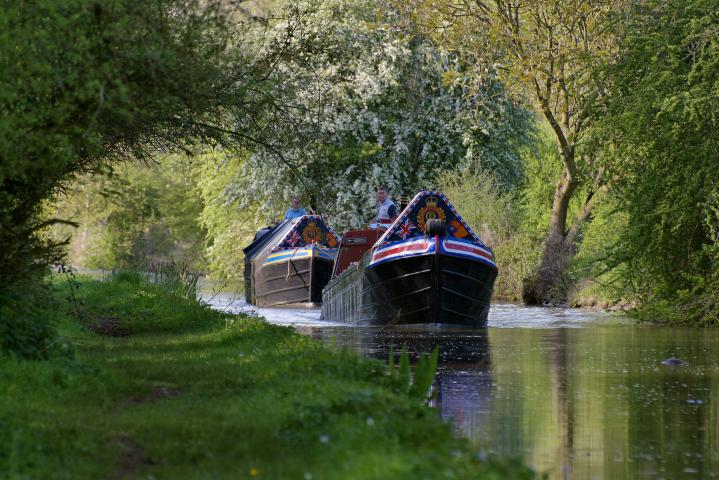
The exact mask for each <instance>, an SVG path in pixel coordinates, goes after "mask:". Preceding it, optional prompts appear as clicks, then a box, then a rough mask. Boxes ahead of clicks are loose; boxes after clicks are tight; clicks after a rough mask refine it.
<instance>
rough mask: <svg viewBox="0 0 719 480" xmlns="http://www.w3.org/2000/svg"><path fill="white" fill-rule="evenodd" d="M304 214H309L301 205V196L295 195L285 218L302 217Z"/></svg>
mask: <svg viewBox="0 0 719 480" xmlns="http://www.w3.org/2000/svg"><path fill="white" fill-rule="evenodd" d="M303 215H307V211H306V210H305V209H304V208H302V205H300V197H293V198H292V206H291V207H290V209H289V210H287V213H285V220H292V219H293V218H298V217H302V216H303Z"/></svg>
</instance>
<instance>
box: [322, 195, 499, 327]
mask: <svg viewBox="0 0 719 480" xmlns="http://www.w3.org/2000/svg"><path fill="white" fill-rule="evenodd" d="M496 278H497V265H496V263H495V260H494V254H493V253H492V250H491V249H490V248H489V247H487V246H486V245H485V244H484V243H483V242H482V241H481V240H480V238H479V237H478V236H477V235H476V234H475V233H474V232H473V231H472V229H471V228H470V227H469V225H467V223H466V222H465V221H464V220H463V219H462V217H461V216H460V215H459V213H457V211H456V210H455V209H454V207H453V206H452V204H451V203H450V202H449V200H448V199H447V198H446V197H445V195H444V194H442V193H441V192H438V191H421V192H419V193H418V194H417V195H416V196H415V197H414V198H413V199H412V201H411V202H410V203H409V204H408V205H407V206H406V207H405V208H404V209H403V210H402V212H401V213H400V215H398V217H397V219H395V221H394V222H393V223H392V224H391V225H390V226H389V228H388V229H387V230H374V229H364V230H355V231H349V232H345V234H344V235H343V237H342V240H341V243H340V246H339V253H338V255H337V261H336V262H335V265H334V269H333V272H332V279H331V280H330V281H329V283H328V284H327V286H326V287H325V289H324V291H323V294H322V299H323V303H322V318H323V319H326V320H332V321H338V322H347V323H352V324H360V325H415V324H450V325H460V326H467V327H473V328H481V327H485V326H486V324H487V315H488V313H489V304H490V300H491V298H492V290H493V288H494V281H495V279H496Z"/></svg>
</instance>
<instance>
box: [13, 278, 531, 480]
mask: <svg viewBox="0 0 719 480" xmlns="http://www.w3.org/2000/svg"><path fill="white" fill-rule="evenodd" d="M79 284H80V287H79V288H78V289H77V293H76V298H77V300H78V304H79V305H80V313H81V317H82V322H80V321H78V320H77V319H75V318H73V317H70V316H69V315H67V314H66V313H65V312H64V311H63V309H64V307H63V308H49V309H47V310H46V311H45V312H46V315H49V316H51V317H53V319H54V321H55V322H56V324H57V327H58V329H59V331H60V333H61V335H62V338H63V340H62V341H61V342H60V347H59V348H58V349H57V350H58V352H60V353H57V354H54V355H53V356H52V358H50V359H49V360H46V361H23V360H18V359H14V358H11V357H0V478H43V479H45V478H73V479H74V478H173V479H175V478H198V479H199V478H202V479H206V478H281V479H285V478H287V479H291V478H295V479H310V478H312V479H335V478H347V479H375V478H388V479H396V478H413V479H414V478H432V479H434V478H530V477H531V472H529V471H528V470H527V469H526V468H524V467H522V466H521V465H519V464H516V463H512V462H499V461H497V460H489V461H481V460H480V459H479V458H478V456H477V455H475V453H474V452H473V451H472V449H471V447H470V446H469V445H468V444H467V443H466V442H465V441H464V440H461V439H457V438H455V437H454V436H453V435H452V433H451V431H450V428H449V426H448V425H446V424H444V423H443V422H442V421H441V420H440V419H439V417H438V415H437V412H436V411H435V410H433V409H431V408H429V407H427V406H425V405H423V404H422V403H421V402H420V401H418V400H417V399H416V397H414V398H413V397H411V396H410V395H407V394H406V393H405V392H406V384H402V382H401V380H400V379H399V376H398V375H395V374H390V369H389V367H388V366H387V365H385V364H383V363H382V362H379V361H375V360H369V359H363V358H360V357H358V356H356V355H354V354H350V353H347V352H344V351H338V352H333V351H331V350H330V349H328V348H326V347H324V346H323V345H321V344H320V343H318V342H316V341H314V340H312V339H310V338H307V337H303V336H300V335H298V334H296V333H294V332H293V331H292V330H291V329H289V328H285V327H278V326H273V325H270V324H268V323H266V322H265V321H263V320H262V319H259V318H252V317H247V316H228V315H226V314H221V313H219V312H216V311H212V310H210V309H208V308H206V307H204V306H202V305H200V304H198V303H197V302H194V301H188V300H187V298H185V297H183V295H181V294H180V293H178V291H177V290H173V289H169V288H167V287H166V286H163V285H161V284H160V285H151V284H148V283H147V282H146V281H145V280H144V279H143V278H142V277H139V276H137V275H135V276H133V275H123V276H119V277H115V278H113V279H111V280H110V281H107V282H99V281H93V280H88V279H82V280H81V281H80V282H79ZM55 289H56V294H57V295H58V296H59V297H60V298H65V297H67V296H68V288H67V286H63V285H56V286H55ZM68 310H69V308H68ZM97 316H101V317H118V318H120V321H121V323H122V327H123V328H124V329H126V330H127V332H128V333H131V335H129V336H127V337H123V338H110V337H104V336H100V335H97V334H95V333H92V332H90V331H88V330H87V329H86V328H84V327H83V326H82V323H83V322H84V323H85V324H88V322H89V321H91V320H92V319H93V318H95V317H97ZM62 352H65V353H64V354H63V353H62ZM68 352H71V353H68Z"/></svg>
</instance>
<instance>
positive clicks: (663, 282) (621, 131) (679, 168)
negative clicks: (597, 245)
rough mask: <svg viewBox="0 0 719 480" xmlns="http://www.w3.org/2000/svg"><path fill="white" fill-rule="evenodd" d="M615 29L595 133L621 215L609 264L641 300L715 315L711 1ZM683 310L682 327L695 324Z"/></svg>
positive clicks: (715, 46) (718, 84)
mask: <svg viewBox="0 0 719 480" xmlns="http://www.w3.org/2000/svg"><path fill="white" fill-rule="evenodd" d="M619 25H620V27H621V28H620V29H619V32H618V35H619V37H620V39H621V50H620V55H619V60H618V62H617V63H616V64H615V65H612V66H611V67H609V68H607V70H606V72H605V74H606V76H607V78H609V79H610V80H611V89H610V92H609V93H610V95H609V96H608V97H607V102H606V103H605V104H603V105H602V106H603V108H604V114H605V117H604V119H603V121H602V123H601V124H600V125H598V127H597V128H596V131H595V132H594V135H595V139H594V142H595V145H596V148H597V149H598V150H599V151H600V152H601V154H602V155H603V156H604V158H605V161H606V164H607V168H608V170H609V172H610V178H611V179H612V181H611V194H612V196H613V197H612V199H611V202H612V204H613V205H615V206H616V207H617V209H619V210H620V211H621V212H623V213H622V215H624V216H625V218H626V222H625V224H624V228H622V229H621V234H620V235H619V238H618V239H617V240H616V242H615V244H614V245H610V246H609V247H610V248H611V254H612V255H611V259H610V260H611V265H612V266H613V267H615V268H617V267H619V266H625V267H624V268H623V269H622V272H623V273H624V277H625V282H624V284H623V287H624V288H625V289H627V290H629V291H630V292H631V293H632V294H633V296H634V298H636V299H638V300H640V301H641V302H656V301H660V302H669V303H677V304H679V305H683V307H681V308H682V309H686V310H691V311H696V312H700V311H707V312H709V311H714V309H715V307H709V305H711V304H713V303H715V302H716V300H715V299H716V298H717V297H716V295H715V292H716V290H715V288H714V287H713V285H715V284H714V283H713V279H714V277H715V269H716V261H715V258H716V241H717V232H718V231H719V217H717V215H716V205H717V195H718V193H717V192H718V190H717V183H716V181H714V179H716V178H717V177H718V176H719V163H717V161H716V152H717V150H718V149H719V135H717V132H718V131H719V128H718V127H719V118H717V115H716V108H715V99H716V92H717V91H719V69H718V68H717V65H719V42H718V41H717V32H718V31H719V30H718V27H717V25H719V18H718V17H717V10H716V4H715V2H712V1H706V0H692V1H669V2H659V1H652V2H648V3H642V4H637V5H634V7H633V9H632V11H631V15H629V16H628V17H627V18H626V20H625V21H623V22H620V23H619ZM623 223H624V222H623ZM697 305H704V306H702V307H700V308H697V309H695V308H694V306H697ZM683 311H684V310H683ZM684 313H685V314H686V318H687V319H688V320H690V319H692V318H693V319H695V320H696V319H699V318H701V315H695V314H689V313H688V311H684ZM707 315H708V316H707V317H706V319H707V322H709V323H713V322H714V321H715V320H713V316H712V314H707ZM657 320H658V321H661V318H657ZM695 320H690V321H695Z"/></svg>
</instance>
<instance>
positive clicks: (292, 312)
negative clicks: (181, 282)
mask: <svg viewBox="0 0 719 480" xmlns="http://www.w3.org/2000/svg"><path fill="white" fill-rule="evenodd" d="M208 303H209V304H210V305H211V306H212V307H213V308H216V309H218V310H222V311H226V312H231V313H249V314H254V315H259V316H262V317H264V318H266V319H267V321H269V322H271V323H275V324H277V325H295V326H301V327H322V326H343V325H346V324H345V323H338V322H332V321H329V320H320V310H319V308H259V307H256V306H254V305H249V304H248V303H247V302H245V300H244V298H241V297H238V296H237V295H231V294H219V295H215V296H214V297H212V298H210V299H208ZM620 319H621V316H619V315H616V314H613V313H608V312H604V311H600V310H586V309H578V308H551V307H525V306H523V305H515V304H511V303H497V304H493V305H492V308H491V309H490V311H489V321H488V326H490V327H496V328H579V327H584V326H587V325H590V324H596V323H600V322H601V323H605V322H612V321H618V320H620Z"/></svg>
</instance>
